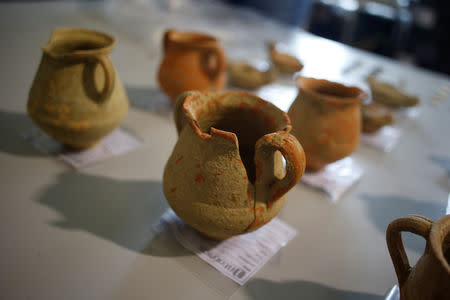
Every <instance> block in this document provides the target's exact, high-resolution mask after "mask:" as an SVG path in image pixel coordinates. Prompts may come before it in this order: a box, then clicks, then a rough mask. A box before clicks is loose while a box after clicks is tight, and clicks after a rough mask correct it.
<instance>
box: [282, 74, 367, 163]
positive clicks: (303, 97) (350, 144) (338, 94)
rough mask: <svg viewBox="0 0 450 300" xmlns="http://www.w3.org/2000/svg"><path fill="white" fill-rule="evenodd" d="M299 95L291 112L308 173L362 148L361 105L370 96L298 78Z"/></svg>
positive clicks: (342, 86)
mask: <svg viewBox="0 0 450 300" xmlns="http://www.w3.org/2000/svg"><path fill="white" fill-rule="evenodd" d="M297 85H298V87H299V90H300V91H299V94H298V96H297V98H296V99H295V101H294V103H293V104H292V106H291V107H290V109H289V112H288V115H289V117H290V118H291V121H292V134H293V135H294V136H295V137H297V139H298V140H299V141H300V143H302V146H303V148H304V150H305V153H306V168H307V170H308V171H318V170H320V169H322V168H324V167H325V166H326V165H327V164H330V163H332V162H334V161H337V160H339V159H342V158H344V157H346V156H348V155H349V154H350V153H352V152H353V151H354V150H355V149H356V147H357V146H358V144H359V135H360V132H361V103H362V101H363V100H364V99H365V98H366V97H367V94H366V93H365V92H363V91H362V90H360V89H359V88H357V87H347V86H345V85H342V84H339V83H335V82H331V81H327V80H320V79H314V78H307V77H302V76H299V77H297Z"/></svg>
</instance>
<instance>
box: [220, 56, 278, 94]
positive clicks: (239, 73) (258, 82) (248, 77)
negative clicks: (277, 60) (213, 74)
mask: <svg viewBox="0 0 450 300" xmlns="http://www.w3.org/2000/svg"><path fill="white" fill-rule="evenodd" d="M228 77H229V80H230V83H231V84H232V85H234V86H235V87H238V88H243V89H248V90H255V89H258V88H260V87H261V86H263V85H265V84H269V83H271V82H273V81H275V80H276V79H277V77H278V70H277V69H276V68H275V66H274V65H271V66H270V67H268V68H267V69H266V70H265V71H261V70H259V69H258V68H256V67H255V66H252V65H251V64H249V63H247V62H244V61H235V62H231V63H229V64H228Z"/></svg>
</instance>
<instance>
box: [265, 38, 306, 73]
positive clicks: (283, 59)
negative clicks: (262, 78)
mask: <svg viewBox="0 0 450 300" xmlns="http://www.w3.org/2000/svg"><path fill="white" fill-rule="evenodd" d="M267 48H268V52H269V58H270V60H271V61H272V63H273V64H274V65H275V67H276V68H277V69H278V70H279V71H280V72H282V73H286V74H293V73H295V72H300V71H301V70H302V69H303V64H302V63H301V62H300V61H299V60H298V59H297V58H296V57H295V56H292V55H289V54H286V53H281V52H278V51H277V50H276V46H275V43H274V42H268V43H267Z"/></svg>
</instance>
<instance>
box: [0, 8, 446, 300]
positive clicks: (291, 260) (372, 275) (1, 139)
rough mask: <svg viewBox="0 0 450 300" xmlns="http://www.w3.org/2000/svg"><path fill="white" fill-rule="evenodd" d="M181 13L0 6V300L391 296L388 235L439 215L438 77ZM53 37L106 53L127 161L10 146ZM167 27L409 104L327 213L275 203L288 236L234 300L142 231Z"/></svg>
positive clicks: (415, 248) (214, 13)
mask: <svg viewBox="0 0 450 300" xmlns="http://www.w3.org/2000/svg"><path fill="white" fill-rule="evenodd" d="M141 2H143V1H141ZM191 2H192V1H169V2H163V1H161V2H155V3H150V4H145V5H144V4H137V3H133V2H125V3H124V2H119V3H117V2H110V3H107V4H106V5H105V6H102V5H99V4H77V3H69V4H68V3H1V4H0V28H1V29H0V41H1V47H0V61H1V64H0V66H1V72H0V86H1V94H2V96H1V101H0V193H1V194H0V195H1V196H0V299H46V300H49V299H226V298H231V299H381V298H383V295H384V294H385V293H386V292H387V291H388V290H389V289H390V288H391V287H392V286H393V285H394V284H395V283H396V277H395V273H394V269H393V267H392V264H391V261H390V258H389V254H388V251H387V247H386V243H385V229H386V227H387V225H388V223H389V222H390V221H392V220H393V219H395V218H397V217H400V216H403V215H406V214H409V213H416V214H421V215H424V216H427V217H430V218H433V219H438V218H440V217H441V216H442V215H444V214H446V209H447V205H448V202H447V201H448V196H449V191H450V183H449V180H448V173H449V172H450V138H449V137H450V135H449V131H450V118H449V112H450V99H449V98H448V97H447V98H446V99H445V100H444V101H442V102H441V103H440V104H439V105H431V104H430V100H431V98H432V96H433V95H434V94H435V93H436V92H437V91H438V89H439V88H440V87H441V86H442V85H444V84H449V83H450V80H449V77H448V76H444V75H438V74H435V73H431V72H428V71H424V70H421V69H418V68H415V67H411V66H406V65H402V64H399V63H396V62H393V61H391V60H389V59H386V58H381V57H377V56H374V55H371V54H367V53H364V52H361V51H358V50H355V49H352V48H349V47H346V46H343V45H340V44H338V43H335V42H331V41H327V40H324V39H321V38H317V37H314V36H312V35H310V34H307V33H304V32H301V31H298V30H292V29H289V28H284V27H283V26H281V25H279V24H275V23H272V22H270V21H267V20H264V19H261V18H258V17H257V16H255V15H252V14H247V13H245V12H239V13H236V14H234V15H233V14H230V12H231V10H230V9H228V8H221V5H219V4H214V3H212V4H208V5H206V4H205V5H204V7H200V8H201V9H199V8H198V7H195V6H193V5H190V3H191ZM164 3H165V4H164ZM195 3H198V1H194V4H195ZM57 26H77V27H88V28H94V29H98V30H102V31H105V32H108V33H110V34H112V35H114V36H115V37H116V38H117V41H118V42H117V46H116V48H115V50H114V51H113V53H112V60H113V62H114V64H115V66H116V68H117V70H118V74H119V75H120V77H121V79H122V81H123V82H124V84H125V86H126V88H127V91H128V95H129V98H130V102H131V103H132V106H131V108H130V112H129V114H128V116H127V118H126V120H125V121H124V122H123V127H124V128H126V129H128V130H129V131H131V132H133V133H135V134H136V135H137V136H138V137H140V138H141V139H142V140H143V146H141V147H140V148H139V149H137V150H135V151H133V152H130V153H128V154H125V155H123V156H119V157H116V158H113V159H109V160H107V161H104V162H102V163H99V164H96V165H92V166H90V167H87V168H83V169H81V170H74V169H72V168H70V167H69V166H67V165H65V164H64V163H62V162H61V161H58V160H56V159H55V158H53V157H49V156H46V155H44V154H42V153H40V152H38V151H37V150H35V149H34V148H33V147H32V146H31V145H29V144H27V143H26V142H25V141H24V140H23V138H22V137H21V134H22V133H23V132H25V131H26V130H27V129H28V128H29V127H30V124H31V120H30V119H29V118H28V116H27V114H26V102H27V96H28V90H29V88H30V85H31V82H32V80H33V77H34V74H35V72H36V70H37V67H38V64H39V61H40V57H41V50H40V48H39V47H40V46H42V45H44V44H45V43H46V42H47V40H48V39H49V36H50V31H51V29H52V28H53V27H57ZM167 27H175V28H179V29H196V30H203V31H207V32H210V33H212V34H215V35H216V36H217V37H218V38H220V39H221V40H222V41H223V45H224V47H225V49H226V51H227V53H228V55H229V57H230V58H245V59H264V58H265V49H264V41H265V40H267V39H273V40H277V41H279V42H283V43H285V44H286V45H287V48H286V49H287V50H289V51H292V52H293V53H294V54H295V55H297V56H298V57H300V58H301V59H302V60H303V62H304V63H305V66H306V67H305V70H304V74H306V75H311V76H316V77H322V78H337V79H339V78H341V79H343V80H345V79H346V77H348V76H347V75H342V74H341V71H342V69H343V68H344V67H345V66H347V65H349V64H351V63H352V62H354V61H356V60H360V61H362V62H363V64H362V66H361V74H365V73H368V72H369V71H370V70H372V69H373V68H374V67H376V66H380V67H382V70H383V71H382V74H381V76H386V78H390V79H391V80H393V82H397V81H399V80H403V82H404V83H405V89H406V90H407V91H408V92H410V93H414V94H417V95H418V96H419V97H420V98H421V100H422V102H421V105H420V111H421V114H420V115H419V117H418V118H417V119H415V120H406V121H403V122H402V123H401V124H399V125H398V126H399V127H400V128H401V130H402V136H401V138H400V141H399V143H398V145H397V146H396V147H395V148H394V150H393V151H392V152H390V153H382V152H378V151H376V150H374V149H372V148H370V147H368V146H366V145H360V147H359V148H358V149H357V150H356V152H355V153H354V154H353V158H354V159H355V161H356V162H357V163H359V164H360V165H361V166H363V167H364V168H365V171H366V173H365V175H364V177H363V178H362V179H361V181H360V182H359V183H358V184H357V185H356V186H354V187H353V188H352V189H351V190H350V191H349V192H348V193H346V194H345V195H344V197H343V198H342V199H340V201H338V202H337V203H335V204H332V203H331V202H330V201H329V200H328V198H327V196H326V195H325V194H323V193H322V192H320V191H317V190H314V189H312V188H309V187H307V186H305V185H303V184H298V185H297V186H295V187H294V188H293V189H292V190H291V191H290V192H289V194H288V198H287V203H286V206H285V208H284V209H283V211H282V212H281V214H280V217H281V219H282V220H284V221H286V222H287V223H288V224H290V225H291V226H292V227H294V228H296V229H297V230H298V232H299V233H298V235H297V237H296V238H294V240H293V241H292V242H290V243H289V244H288V245H287V246H286V247H284V248H282V249H281V251H280V252H279V253H278V254H277V255H276V256H275V257H274V258H273V259H271V260H270V262H269V263H268V264H266V265H265V266H264V267H263V268H262V269H261V270H260V271H259V272H258V273H257V274H256V275H255V276H254V278H252V279H251V280H250V281H249V282H248V283H247V284H245V285H244V286H238V285H236V284H234V283H233V282H231V281H230V280H229V279H227V278H225V277H224V276H222V275H220V274H219V273H218V272H217V271H215V270H214V269H212V268H211V267H209V266H208V265H207V264H206V263H204V262H203V261H201V260H200V259H199V258H197V257H196V256H194V255H193V254H192V253H190V252H188V251H187V250H185V249H184V248H182V247H181V246H180V245H179V244H178V243H177V242H176V241H174V240H173V238H171V237H170V236H168V235H164V234H159V235H155V234H153V233H152V231H151V227H152V224H154V223H155V222H157V221H158V219H159V217H160V216H161V214H162V213H163V212H164V211H165V210H166V209H167V207H168V205H167V203H166V200H165V199H164V196H163V194H162V183H161V181H162V173H163V169H164V165H165V162H166V160H167V159H168V157H169V155H170V152H171V149H172V147H173V146H174V144H175V142H176V139H177V137H176V131H175V126H174V124H173V121H172V117H171V112H170V110H171V108H170V105H168V104H167V103H165V102H158V101H156V100H155V99H153V98H152V94H153V95H154V93H155V91H157V85H156V81H155V73H156V71H157V67H158V63H159V61H160V59H161V53H160V50H161V45H160V39H161V34H162V32H163V31H164V29H165V28H167ZM352 73H353V72H352ZM355 73H358V72H357V71H355ZM349 76H350V75H349ZM142 101H149V103H150V106H149V107H150V109H149V110H144V109H140V108H139V107H137V106H136V103H138V102H142ZM406 248H407V252H408V254H409V257H410V258H411V260H412V261H413V262H414V261H415V260H416V259H417V258H418V257H420V255H421V251H422V250H423V242H422V241H421V239H420V238H412V237H410V236H408V238H407V241H406Z"/></svg>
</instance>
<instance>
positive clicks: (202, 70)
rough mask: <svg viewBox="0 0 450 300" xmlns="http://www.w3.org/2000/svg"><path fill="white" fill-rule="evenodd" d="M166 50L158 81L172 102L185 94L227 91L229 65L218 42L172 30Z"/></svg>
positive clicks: (213, 39) (167, 33)
mask: <svg viewBox="0 0 450 300" xmlns="http://www.w3.org/2000/svg"><path fill="white" fill-rule="evenodd" d="M163 50H164V58H163V60H162V62H161V65H160V67H159V72H158V81H159V85H160V87H161V89H162V90H163V91H164V92H165V93H166V94H167V95H168V96H169V97H170V99H172V101H175V100H176V98H177V96H178V95H179V94H180V93H182V92H186V91H190V90H200V91H202V90H212V91H219V90H222V89H223V88H224V87H225V84H226V76H227V75H226V68H227V65H226V64H227V62H226V58H225V53H224V52H223V50H222V49H221V48H220V46H219V42H218V40H217V39H216V38H214V37H212V36H209V35H206V34H202V33H197V32H182V31H177V30H173V29H171V30H168V31H166V33H165V34H164V37H163Z"/></svg>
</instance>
